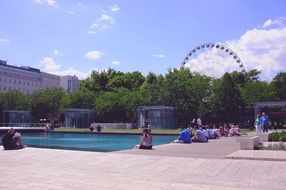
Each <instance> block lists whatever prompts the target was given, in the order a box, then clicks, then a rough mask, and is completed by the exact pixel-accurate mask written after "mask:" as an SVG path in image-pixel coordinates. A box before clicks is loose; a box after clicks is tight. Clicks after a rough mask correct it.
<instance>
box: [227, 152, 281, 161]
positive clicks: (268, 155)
mask: <svg viewBox="0 0 286 190" xmlns="http://www.w3.org/2000/svg"><path fill="white" fill-rule="evenodd" d="M226 158H228V159H240V160H265V161H283V162H286V151H279V150H239V151H236V152H234V153H232V154H229V155H227V156H226Z"/></svg>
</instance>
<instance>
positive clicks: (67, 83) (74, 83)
mask: <svg viewBox="0 0 286 190" xmlns="http://www.w3.org/2000/svg"><path fill="white" fill-rule="evenodd" d="M60 86H61V87H62V88H63V89H64V90H65V91H67V92H75V91H76V90H77V89H78V87H79V80H78V78H77V77H76V76H70V75H67V76H61V82H60Z"/></svg>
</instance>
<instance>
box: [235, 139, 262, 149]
mask: <svg viewBox="0 0 286 190" xmlns="http://www.w3.org/2000/svg"><path fill="white" fill-rule="evenodd" d="M237 142H239V143H240V149H241V150H254V148H255V147H258V144H259V137H258V136H254V137H240V138H237Z"/></svg>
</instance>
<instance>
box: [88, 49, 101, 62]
mask: <svg viewBox="0 0 286 190" xmlns="http://www.w3.org/2000/svg"><path fill="white" fill-rule="evenodd" d="M103 54H104V53H103V52H101V51H98V50H94V51H89V52H87V53H86V54H85V57H86V58H88V59H93V60H96V59H99V58H101V57H102V56H103Z"/></svg>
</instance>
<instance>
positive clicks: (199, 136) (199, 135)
mask: <svg viewBox="0 0 286 190" xmlns="http://www.w3.org/2000/svg"><path fill="white" fill-rule="evenodd" d="M195 129H196V132H195V135H194V136H193V137H192V141H193V142H202V143H205V142H208V138H207V137H206V136H205V134H204V132H203V131H202V130H201V129H200V128H198V127H196V128H195Z"/></svg>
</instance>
